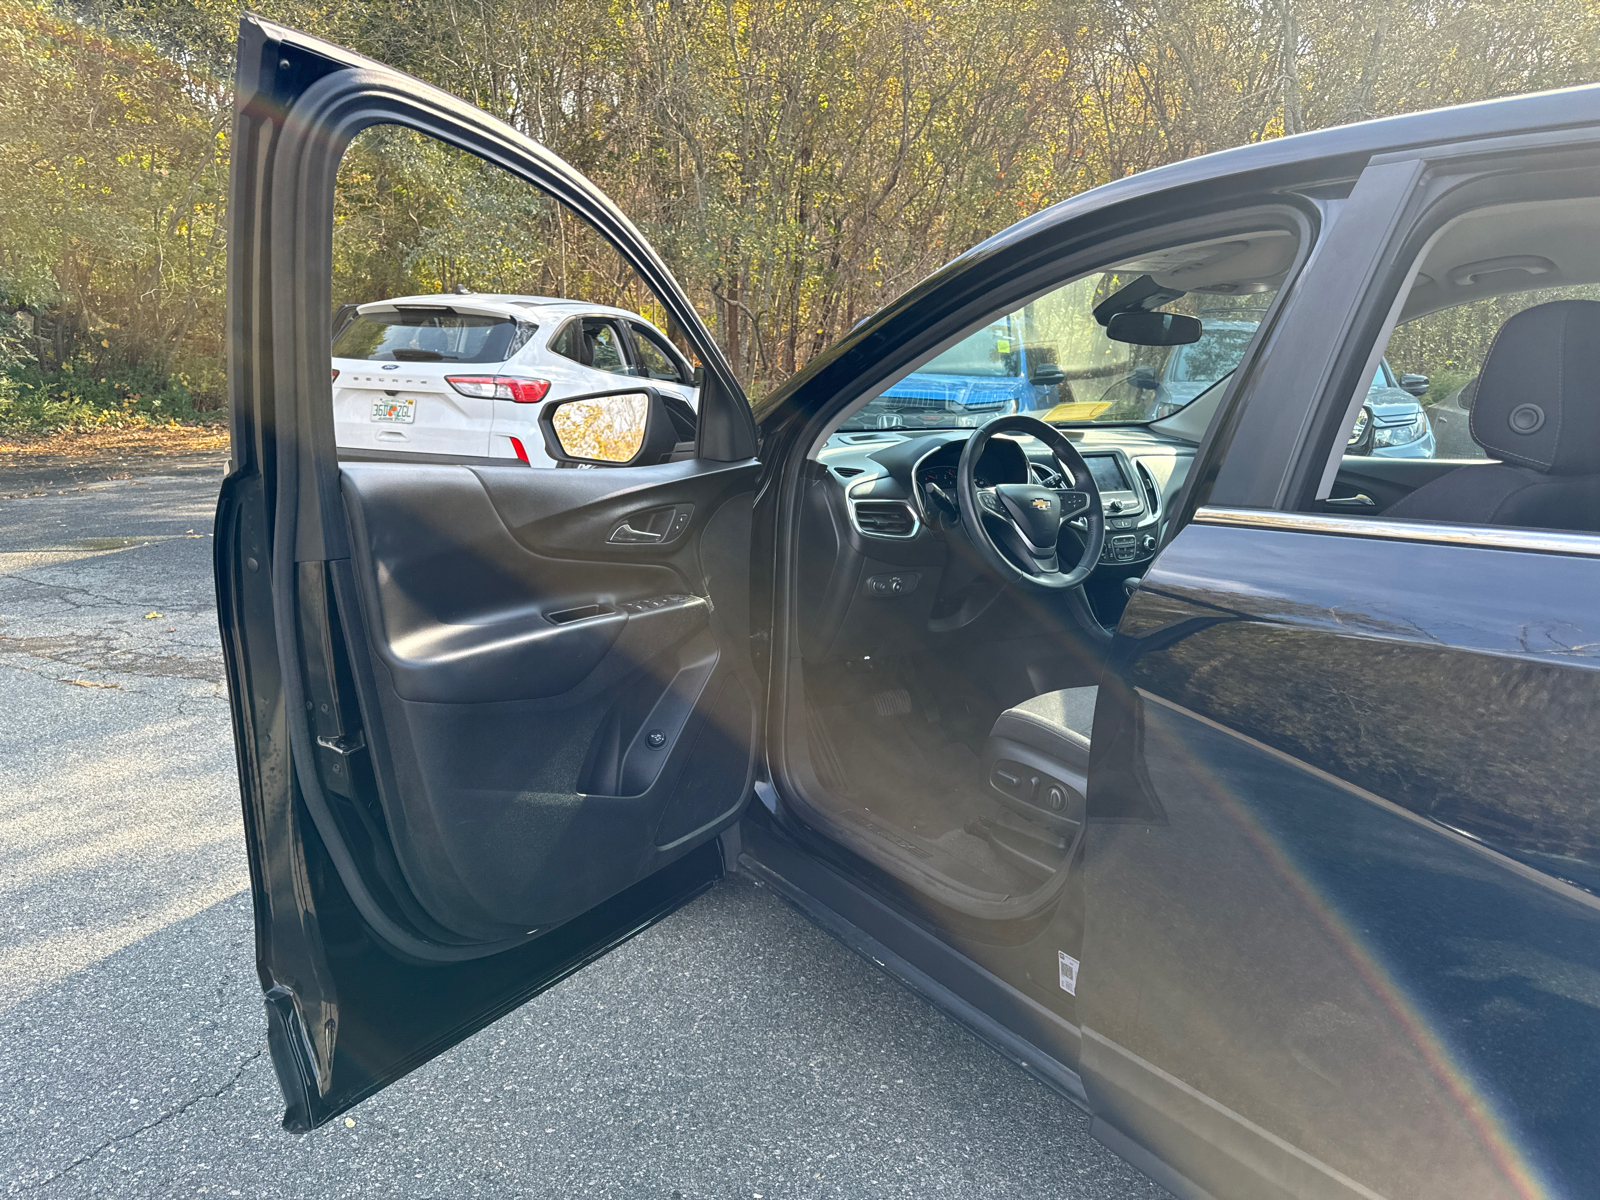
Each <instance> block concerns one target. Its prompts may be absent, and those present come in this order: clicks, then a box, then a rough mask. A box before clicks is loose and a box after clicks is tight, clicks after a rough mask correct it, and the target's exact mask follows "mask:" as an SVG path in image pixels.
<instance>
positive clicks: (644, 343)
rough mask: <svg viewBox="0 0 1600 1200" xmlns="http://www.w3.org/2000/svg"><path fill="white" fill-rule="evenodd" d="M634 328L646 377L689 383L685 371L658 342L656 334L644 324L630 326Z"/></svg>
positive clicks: (635, 343)
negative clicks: (684, 374) (684, 375)
mask: <svg viewBox="0 0 1600 1200" xmlns="http://www.w3.org/2000/svg"><path fill="white" fill-rule="evenodd" d="M630 328H631V329H632V330H633V344H634V345H635V346H636V347H637V348H638V350H639V366H640V368H641V369H642V370H643V372H644V374H645V376H646V377H648V378H650V379H661V380H665V381H666V382H668V383H687V382H688V380H686V379H684V377H683V372H682V371H680V370H679V369H678V365H677V364H676V363H675V362H673V361H672V358H671V357H670V356H669V355H668V354H667V352H666V351H665V350H664V349H662V347H661V346H660V345H658V344H657V343H656V338H655V334H653V333H651V332H650V330H648V329H646V328H644V327H643V326H642V325H633V326H630Z"/></svg>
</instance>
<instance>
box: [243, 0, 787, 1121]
mask: <svg viewBox="0 0 1600 1200" xmlns="http://www.w3.org/2000/svg"><path fill="white" fill-rule="evenodd" d="M238 61H239V67H238V71H239V74H238V90H237V97H236V101H235V103H236V123H235V140H234V144H233V168H232V169H233V180H232V196H231V204H230V213H229V219H230V222H231V230H230V234H231V236H230V257H229V266H228V269H229V273H230V275H229V322H230V327H229V355H230V361H229V371H230V400H231V405H232V436H233V457H232V463H231V467H230V471H229V473H228V476H227V478H226V480H225V481H224V483H223V487H222V493H221V497H220V500H219V503H218V509H217V522H216V580H217V599H218V609H219V615H220V620H221V625H222V635H223V646H224V650H225V655H226V660H227V672H228V685H229V696H230V701H231V705H232V713H233V722H234V736H235V739H236V743H237V748H238V758H239V774H240V781H241V788H242V792H243V800H244V816H245V829H246V837H247V840H248V843H249V853H250V868H251V881H252V886H253V891H254V902H255V918H256V954H257V964H258V968H259V972H260V978H261V985H262V988H263V990H264V991H265V993H266V1001H267V1013H268V1021H269V1031H270V1046H271V1052H272V1058H273V1063H274V1066H275V1067H276V1069H277V1072H278V1077H279V1079H280V1081H281V1083H282V1086H283V1092H284V1097H285V1100H286V1103H287V1111H286V1115H285V1119H284V1123H285V1126H286V1127H287V1128H289V1129H291V1130H304V1129H309V1128H312V1127H314V1126H316V1125H318V1124H320V1123H322V1122H324V1121H327V1120H328V1119H329V1118H330V1117H332V1116H334V1115H335V1114H337V1113H339V1112H340V1111H342V1110H343V1109H346V1108H348V1107H349V1106H351V1105H353V1104H355V1103H356V1102H357V1101H359V1100H361V1099H362V1098H363V1097H365V1096H367V1095H370V1094H371V1093H373V1092H375V1091H377V1090H378V1089H380V1088H382V1087H384V1086H385V1085H386V1084H388V1083H389V1082H391V1081H392V1080H394V1079H396V1078H398V1077H399V1076H401V1075H403V1074H404V1073H406V1072H407V1071H409V1070H411V1069H412V1068H414V1067H416V1066H419V1065H420V1064H422V1063H423V1062H425V1061H427V1060H428V1059H429V1058H431V1057H432V1056H434V1055H435V1054H438V1053H439V1052H441V1051H442V1050H444V1049H446V1048H448V1047H449V1046H451V1045H452V1044H454V1043H455V1042H457V1041H459V1040H461V1039H462V1038H464V1037H466V1036H467V1035H469V1034H470V1033H472V1032H473V1031H474V1030H476V1029H478V1028H480V1027H481V1026H483V1025H484V1024H486V1023H488V1022H490V1021H492V1020H494V1019H495V1018H496V1017H498V1016H500V1015H501V1014H503V1013H505V1012H506V1011H508V1010H509V1009H511V1008H513V1007H515V1006H516V1005H518V1004H520V1003H522V1002H523V1001H524V1000H526V999H527V998H529V997H530V996H532V995H534V994H535V993H537V992H539V991H541V990H542V989H544V988H546V987H549V986H550V985H551V984H553V983H555V982H556V981H558V980H559V979H561V978H563V977H564V976H566V975H567V974H570V973H571V972H572V971H574V970H577V969H578V968H580V967H582V966H583V965H584V964H586V963H588V962H590V961H592V960H593V959H594V958H596V957H598V956H599V955H601V954H604V953H605V952H606V951H607V950H608V949H610V948H611V947H613V946H615V945H617V944H618V943H620V942H621V941H623V940H624V939H626V938H628V937H629V936H631V935H632V934H634V933H636V932H638V931H639V930H640V929H642V928H644V927H646V926H647V925H649V924H650V923H651V922H653V921H655V920H657V919H659V918H660V917H662V916H664V915H665V914H667V913H669V912H671V911H672V910H673V909H675V908H676V907H678V906H679V905H682V904H683V903H685V902H686V901H687V900H688V899H690V898H691V897H693V896H695V895H697V894H698V893H700V892H701V891H703V890H704V889H705V888H707V887H708V886H710V885H711V884H712V883H714V882H715V881H716V880H717V879H719V878H720V877H721V875H722V872H723V861H722V852H721V847H720V845H719V842H718V835H719V833H720V832H721V831H722V830H724V829H726V828H727V827H729V826H730V825H732V824H733V823H734V822H735V821H736V820H737V819H738V815H739V811H740V809H741V806H742V805H743V802H744V800H745V797H746V795H747V794H748V793H749V791H750V787H751V781H752V779H753V775H754V764H755V756H756V752H757V751H756V739H757V731H758V728H759V704H760V700H761V694H762V693H761V690H760V687H759V686H758V681H757V678H756V675H755V672H754V669H753V666H752V663H751V659H750V655H749V647H750V629H749V578H750V572H749V547H750V523H751V508H752V506H751V496H752V489H753V487H754V484H755V480H756V473H757V470H758V464H757V463H756V461H755V458H754V454H755V448H756V441H755V427H754V424H753V422H752V420H751V417H750V413H749V409H748V407H747V405H746V402H745V400H744V397H743V395H742V393H741V392H740V389H739V387H738V384H737V382H736V381H735V379H734V376H733V374H732V372H731V371H730V370H729V368H728V365H727V363H726V361H725V359H724V358H723V356H722V355H721V353H720V352H719V351H718V349H717V347H716V345H715V344H714V343H713V341H712V339H711V337H710V334H709V333H708V331H707V330H706V328H705V326H704V324H703V323H702V322H701V321H700V319H699V318H698V316H697V315H696V313H695V311H694V309H693V307H692V306H691V305H690V302H689V300H688V298H687V297H686V296H685V294H684V292H683V291H682V289H681V288H680V287H679V286H678V284H677V283H676V281H675V280H674V279H673V278H672V276H671V274H670V272H669V271H668V270H667V268H666V267H665V265H664V264H663V263H662V262H661V260H660V258H659V257H658V256H657V255H656V254H655V253H654V251H653V250H652V249H651V248H650V247H649V245H648V244H647V243H646V242H645V241H644V240H643V238H642V237H641V236H640V234H639V232H638V231H637V230H636V229H635V228H634V227H633V226H632V225H631V224H630V223H629V222H628V221H627V219H626V218H625V217H623V216H622V214H621V213H620V212H619V211H618V210H617V209H616V208H615V207H614V206H612V205H611V204H610V203H609V202H608V201H607V200H606V198H605V197H604V196H602V195H601V194H599V193H598V192H597V191H596V190H595V189H594V188H593V187H592V186H591V185H590V184H589V183H588V182H587V181H586V180H584V179H583V178H582V177H581V176H579V175H578V174H577V173H576V172H574V171H573V170H572V169H571V168H570V167H568V166H567V165H566V164H565V163H563V162H562V161H561V160H560V159H558V158H556V157H555V156H554V155H552V154H550V153H549V152H548V151H546V150H544V149H543V148H542V147H540V146H539V145H537V144H535V143H533V142H531V141H529V140H528V139H527V138H525V137H523V136H521V135H519V134H517V133H516V132H514V131H513V130H511V129H510V128H508V127H506V126H505V125H502V124H500V123H499V122H497V121H495V120H493V119H491V118H490V117H488V116H486V115H485V114H484V113H483V112H481V111H479V110H477V109H475V108H473V107H471V106H469V105H467V104H464V103H462V102H461V101H459V100H456V99H455V98H453V97H451V96H448V95H446V94H445V93H443V92H440V91H439V90H437V89H435V88H432V87H430V86H428V85H426V84H422V83H420V82H418V81H417V80H415V79H412V78H410V77H408V76H405V75H403V74H401V73H399V72H396V71H392V70H389V69H387V68H385V67H383V66H381V65H380V64H378V63H374V62H372V61H370V60H367V59H364V58H362V57H360V56H358V55H355V54H352V53H349V52H347V51H344V50H342V49H339V48H338V47H335V46H331V45H329V44H327V43H324V42H321V41H319V40H317V39H314V38H310V37H307V36H304V35H301V34H298V33H294V32H291V31H289V30H286V29H282V28H279V27H276V26H273V25H270V24H268V23H266V22H262V21H259V20H255V19H253V18H247V19H245V21H244V22H243V24H242V26H241V34H240V40H239V58H238ZM380 124H382V125H394V126H400V127H404V128H409V129H410V130H414V131H416V132H417V133H419V134H424V135H427V136H428V137H430V138H434V139H437V140H438V141H440V142H443V143H447V144H449V145H450V146H453V147H456V148H458V149H459V150H463V151H467V152H469V153H470V154H472V155H475V156H477V157H476V160H475V161H481V162H482V163H487V164H489V165H490V166H491V167H493V168H495V169H496V170H498V171H503V172H505V173H507V174H508V175H510V176H512V177H515V178H516V179H517V180H520V181H522V182H523V183H526V184H530V185H533V186H535V187H537V188H539V189H541V190H542V191H543V192H544V193H545V194H546V195H547V196H548V197H550V198H552V199H553V201H554V202H555V203H557V204H560V205H564V206H565V208H566V210H567V211H568V212H570V213H572V214H574V215H575V216H576V217H577V218H579V219H581V220H582V221H583V222H586V223H587V225H588V226H589V227H590V228H591V229H592V230H594V231H596V232H597V233H598V234H599V235H600V236H601V237H602V238H604V239H605V240H606V241H607V242H609V243H610V245H611V246H612V247H613V248H614V249H615V250H616V252H617V254H618V255H619V256H620V258H621V260H622V261H623V262H625V263H626V264H627V265H628V266H629V267H630V268H631V269H632V270H633V271H634V272H635V273H636V274H637V276H638V278H639V279H641V280H642V281H643V282H644V284H645V285H647V286H648V287H649V289H650V290H651V291H652V292H653V294H654V296H655V297H656V299H657V301H659V303H660V305H661V306H662V307H663V308H664V309H665V310H666V312H667V314H668V316H669V318H670V320H671V321H672V322H674V323H675V325H676V327H677V328H678V329H679V330H681V331H682V334H683V337H684V338H685V339H686V341H687V342H688V343H690V344H691V345H692V348H693V350H694V351H695V352H696V353H697V354H698V356H699V358H700V360H701V362H702V364H703V365H704V367H705V371H704V379H703V383H702V386H701V387H700V396H699V405H698V429H697V431H696V434H695V440H694V441H693V442H688V443H685V442H684V441H683V434H684V433H685V420H686V416H685V409H686V406H684V405H683V404H682V403H681V401H680V402H679V404H678V406H677V410H676V412H675V415H674V418H673V422H672V423H669V424H668V425H665V426H659V427H658V425H657V424H651V425H650V426H649V428H648V429H647V430H646V433H645V435H642V441H643V442H644V446H643V447H642V449H640V451H639V453H638V455H636V456H635V459H634V461H635V462H636V463H637V465H624V466H615V467H603V468H598V469H587V470H572V469H567V470H561V469H550V468H545V469H534V468H529V467H527V466H524V465H522V464H521V463H518V462H517V461H516V460H515V459H510V460H508V462H509V464H510V465H507V466H481V465H475V464H465V465H438V464H428V465H425V464H420V463H405V462H363V463H359V464H356V463H349V464H346V465H344V466H343V467H342V468H341V464H340V463H339V461H338V459H337V456H336V450H335V443H334V429H333V418H332V412H331V397H330V388H329V340H328V330H329V328H330V320H331V311H330V305H331V300H330V282H329V281H330V270H331V254H332V250H331V246H332V240H333V232H332V227H333V211H334V183H335V175H336V172H337V171H338V169H339V164H340V160H341V157H342V155H343V154H344V151H345V148H346V147H347V146H348V145H349V143H350V141H351V139H352V138H353V137H354V136H356V134H358V133H359V132H360V131H361V130H363V129H367V128H369V127H372V126H374V125H380ZM435 357H437V355H435ZM628 383H629V381H628V380H626V379H623V380H619V391H621V390H624V389H625V388H626V387H627V386H628ZM627 399H628V400H629V401H630V402H632V401H639V402H641V403H642V402H645V401H648V402H649V403H650V404H651V405H653V407H651V408H650V410H649V412H650V414H651V415H650V417H649V421H651V422H659V421H665V420H666V416H665V415H663V414H664V413H665V411H666V409H665V407H664V406H663V405H662V404H661V398H660V397H658V396H654V395H652V394H651V393H650V392H649V391H648V389H643V388H639V387H637V386H635V387H634V388H633V391H632V393H630V395H629V396H628V397H627ZM556 406H557V402H556V401H551V402H550V403H549V404H548V405H547V406H546V410H545V411H544V413H543V415H542V419H543V420H544V422H545V429H546V431H547V432H548V433H549V434H550V444H551V446H552V447H556V446H557V442H558V439H557V437H556V434H557V432H558V430H557V429H556V427H555V425H553V423H552V417H551V413H550V411H549V410H550V409H553V408H555V407H556ZM687 420H688V422H689V424H693V423H694V422H693V418H687ZM663 430H665V431H666V432H665V434H663ZM663 436H665V441H664V442H663V441H662V437H663ZM663 446H664V447H665V450H666V452H665V453H655V452H652V447H654V448H655V450H656V451H660V450H661V449H662V447H663ZM691 447H692V449H691ZM567 457H568V458H570V457H571V456H570V455H568V456H567ZM565 465H568V466H571V465H575V464H573V463H571V462H568V463H567V464H565Z"/></svg>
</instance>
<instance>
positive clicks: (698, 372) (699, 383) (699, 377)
mask: <svg viewBox="0 0 1600 1200" xmlns="http://www.w3.org/2000/svg"><path fill="white" fill-rule="evenodd" d="M689 382H690V383H691V384H693V385H694V386H695V387H704V386H705V383H706V369H705V368H704V367H696V368H694V370H692V371H690V372H689Z"/></svg>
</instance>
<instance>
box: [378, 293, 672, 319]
mask: <svg viewBox="0 0 1600 1200" xmlns="http://www.w3.org/2000/svg"><path fill="white" fill-rule="evenodd" d="M406 305H439V306H442V307H447V308H452V309H454V310H455V311H457V312H466V313H483V314H485V315H487V316H495V317H512V318H515V319H516V320H519V321H526V320H529V319H530V318H531V319H532V320H533V321H534V322H536V323H538V324H547V323H549V322H553V321H561V320H565V319H566V318H567V317H572V316H579V315H584V316H587V315H591V314H592V315H594V316H607V317H626V318H627V319H629V320H631V321H643V322H644V323H645V324H646V325H651V322H650V320H649V319H648V318H646V317H642V316H640V315H639V314H638V313H636V312H630V311H629V310H628V309H625V308H613V307H611V306H610V305H608V304H589V303H587V302H585V301H583V300H566V299H562V298H560V297H557V296H524V295H518V294H514V293H509V292H468V293H467V294H465V295H462V294H460V293H438V294H434V295H425V296H395V297H392V298H390V299H387V300H374V301H372V302H370V303H368V304H362V305H359V306H358V307H357V309H356V311H357V312H363V313H367V312H392V311H393V310H394V309H396V308H400V307H403V306H406ZM651 328H654V326H653V325H651Z"/></svg>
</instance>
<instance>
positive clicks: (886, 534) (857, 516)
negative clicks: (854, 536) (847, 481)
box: [850, 499, 922, 541]
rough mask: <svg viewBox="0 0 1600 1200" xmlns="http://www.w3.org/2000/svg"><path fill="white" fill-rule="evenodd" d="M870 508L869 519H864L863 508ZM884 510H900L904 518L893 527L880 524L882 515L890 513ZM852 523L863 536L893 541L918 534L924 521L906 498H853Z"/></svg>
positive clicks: (851, 506) (851, 507)
mask: <svg viewBox="0 0 1600 1200" xmlns="http://www.w3.org/2000/svg"><path fill="white" fill-rule="evenodd" d="M863 509H867V510H869V514H870V515H869V516H868V519H867V521H863V520H862V510H863ZM884 510H898V512H899V513H901V514H904V520H903V521H899V522H898V523H897V524H896V525H895V526H894V528H893V529H890V528H887V527H885V526H883V525H882V524H880V520H881V517H882V516H887V515H888V514H887V513H886V512H885V511H884ZM850 523H851V524H852V525H854V526H855V527H856V532H857V533H859V534H861V535H862V536H863V537H872V538H886V539H890V540H893V541H905V540H906V539H907V538H914V537H916V536H917V534H918V532H920V530H921V528H922V521H921V519H920V518H919V517H918V516H917V510H916V509H914V508H912V507H911V504H910V502H908V501H905V500H872V499H867V500H851V501H850Z"/></svg>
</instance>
